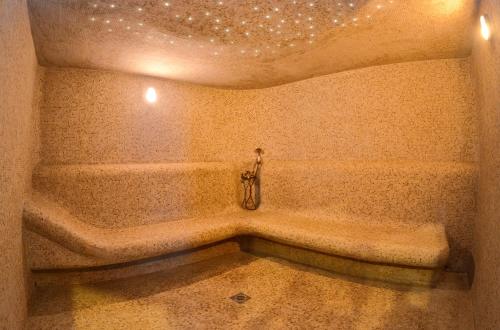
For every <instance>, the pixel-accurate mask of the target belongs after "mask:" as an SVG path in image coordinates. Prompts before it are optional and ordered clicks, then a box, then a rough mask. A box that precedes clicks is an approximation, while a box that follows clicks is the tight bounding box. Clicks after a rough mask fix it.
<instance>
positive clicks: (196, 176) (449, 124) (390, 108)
mask: <svg viewBox="0 0 500 330" xmlns="http://www.w3.org/2000/svg"><path fill="white" fill-rule="evenodd" d="M148 86H154V87H156V88H157V90H158V96H159V99H158V103H156V104H154V105H147V104H145V102H144V98H143V96H144V95H143V94H144V91H145V89H146V87H148ZM44 92H45V94H44V96H45V97H44V103H43V106H42V119H41V126H42V142H43V143H42V163H43V165H42V166H40V167H39V168H38V170H37V172H36V174H35V176H34V184H35V186H36V188H37V190H39V191H41V192H42V193H44V194H46V195H48V196H49V197H51V198H53V199H54V200H56V201H57V202H58V203H60V204H61V205H62V206H64V207H65V208H67V209H68V210H69V211H70V212H71V213H72V214H73V215H75V216H76V217H77V218H79V219H80V220H81V221H84V222H87V223H90V224H92V225H95V226H98V227H104V228H127V227H130V226H134V225H142V224H147V223H162V222H164V221H169V220H175V219H181V218H186V217H191V216H206V215H210V214H214V213H216V211H217V210H219V211H220V212H223V211H224V210H226V211H227V210H229V209H231V207H233V208H236V207H237V203H238V202H239V199H240V198H241V188H240V186H239V183H238V173H239V172H240V171H242V170H243V169H244V168H246V167H249V166H250V164H249V161H250V160H251V159H252V157H253V156H254V155H253V154H252V150H253V149H254V148H255V146H261V147H263V148H264V150H265V155H264V157H265V163H264V168H263V172H262V173H263V178H262V185H263V189H262V192H263V196H262V199H263V205H262V207H263V209H267V210H271V211H272V210H276V209H278V210H285V211H287V212H288V213H297V212H298V213H304V214H305V215H306V216H307V217H309V218H311V220H312V221H314V219H315V218H318V217H320V218H321V217H323V218H325V217H326V218H329V219H335V220H337V221H343V222H346V223H356V222H361V223H366V224H387V225H394V224H396V225H397V224H398V223H400V224H409V225H418V224H425V223H439V224H444V225H445V227H446V230H447V234H448V238H449V242H450V245H451V258H450V263H449V267H450V269H453V270H458V271H464V270H465V269H466V268H467V266H468V260H469V259H470V258H469V255H470V246H471V225H472V218H473V216H474V212H475V203H474V193H475V184H476V172H475V165H474V162H475V161H476V158H477V147H476V145H477V130H476V124H477V118H476V111H475V98H474V93H473V88H472V83H471V79H470V65H469V61H468V60H462V59H451V60H440V61H424V62H412V63H404V64H394V65H387V66H379V67H371V68H366V69H361V70H355V71H350V72H344V73H339V74H335V75H330V76H325V77H321V78H315V79H310V80H305V81H301V82H297V83H293V84H288V85H283V86H278V87H274V88H268V89H261V90H246V91H237V90H233V91H231V90H218V89H213V88H207V87H200V86H194V85H187V84H179V83H175V82H171V81H160V80H157V79H152V78H144V77H137V76H130V75H124V74H118V73H110V72H99V71H92V70H80V69H48V70H47V77H46V85H45V89H44ZM360 95H362V96H363V97H359V96H360ZM273 159H282V160H287V161H281V162H280V161H273ZM289 160H294V161H289ZM298 160H300V161H302V162H300V161H298ZM151 162H157V163H164V164H148V165H141V164H137V163H151ZM166 162H183V164H167V163H166ZM192 162H204V163H192ZM206 162H214V163H206ZM92 163H109V165H78V164H92ZM113 163H136V164H132V165H127V164H122V165H118V164H113ZM64 164H67V166H62V165H64ZM32 238H33V239H34V241H36V242H37V245H38V246H39V247H40V248H41V247H42V246H43V247H44V248H43V249H44V250H50V249H51V248H50V247H49V245H50V243H47V242H44V241H43V238H40V237H32ZM54 249H55V250H60V249H57V248H56V247H54ZM60 252H61V253H59V254H58V255H59V256H60V258H59V259H60V260H64V259H66V260H67V259H68V257H69V256H64V255H65V254H66V252H63V251H60ZM81 261H82V262H84V261H83V260H81ZM84 263H85V262H84Z"/></svg>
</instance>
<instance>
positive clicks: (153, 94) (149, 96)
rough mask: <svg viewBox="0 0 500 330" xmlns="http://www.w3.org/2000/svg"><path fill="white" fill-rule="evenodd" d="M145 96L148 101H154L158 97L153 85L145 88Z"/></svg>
mask: <svg viewBox="0 0 500 330" xmlns="http://www.w3.org/2000/svg"><path fill="white" fill-rule="evenodd" d="M145 98H146V101H147V102H148V103H155V102H156V100H157V99H158V96H157V95H156V90H155V89H154V88H153V87H149V88H148V89H147V90H146V95H145Z"/></svg>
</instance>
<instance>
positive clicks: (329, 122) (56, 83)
mask: <svg viewBox="0 0 500 330" xmlns="http://www.w3.org/2000/svg"><path fill="white" fill-rule="evenodd" d="M149 86H153V87H155V88H156V89H157V92H158V102H157V103H156V104H154V105H148V104H147V103H145V101H144V93H145V91H146V88H147V87H149ZM44 92H45V97H44V103H43V106H42V109H41V112H42V117H41V127H42V159H43V162H44V163H45V164H89V163H130V162H132V163H151V162H153V163H154V162H177V161H190V162H197V161H204V162H206V161H249V160H250V159H251V158H252V157H253V156H254V154H253V150H254V149H255V147H256V146H260V147H262V148H263V149H264V151H265V159H281V160H331V159H334V160H415V161H417V160H418V161H420V160H422V161H459V162H463V161H475V160H476V158H477V128H476V124H477V113H476V108H475V99H474V94H473V88H472V83H471V79H470V65H469V61H468V60H467V59H450V60H436V61H422V62H410V63H402V64H394V65H385V66H377V67H370V68H366V69H360V70H354V71H348V72H343V73H338V74H333V75H329V76H325V77H319V78H314V79H309V80H304V81H300V82H297V83H292V84H287V85H283V86H278V87H273V88H267V89H260V90H246V91H238V90H233V91H231V90H220V89H213V88H206V87H200V86H196V85H188V84H180V83H176V82H172V81H165V80H158V79H152V78H146V77H140V76H132V75H124V74H118V73H111V72H103V71H92V70H79V69H48V70H47V75H46V83H45V86H44Z"/></svg>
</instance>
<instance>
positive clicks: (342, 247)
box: [24, 194, 449, 268]
mask: <svg viewBox="0 0 500 330" xmlns="http://www.w3.org/2000/svg"><path fill="white" fill-rule="evenodd" d="M24 222H25V226H26V228H27V229H28V230H30V231H33V232H35V233H37V234H39V235H41V236H43V237H45V238H47V239H49V240H51V241H54V242H56V243H58V244H60V245H62V246H63V247H65V248H67V249H68V250H71V251H73V252H77V253H79V254H83V255H87V256H93V257H97V258H103V259H106V260H109V261H110V264H112V263H114V262H123V261H125V260H126V261H133V260H138V259H143V258H149V257H154V256H159V255H164V254H168V253H173V252H178V251H183V250H188V249H192V248H196V247H200V246H203V245H207V244H210V243H214V242H218V241H222V240H226V239H229V238H232V237H235V236H242V235H250V236H258V237H262V238H266V239H269V240H273V241H276V242H279V243H285V244H288V245H293V246H297V247H301V248H306V249H310V250H314V251H317V252H322V253H325V254H331V255H336V256H340V257H346V258H351V259H356V260H361V261H366V262H372V263H381V264H389V265H399V266H410V267H420V268H441V267H443V266H444V265H445V264H446V262H447V259H448V254H449V247H448V242H447V239H446V234H445V230H444V227H443V226H442V225H439V224H427V225H420V226H408V225H401V226H397V227H390V228H388V227H385V226H384V227H383V226H380V225H369V224H352V223H345V224H344V223H338V222H331V221H325V220H317V219H310V218H307V217H301V216H294V215H287V214H285V213H283V212H260V211H253V212H252V211H240V212H235V213H230V214H224V215H219V216H210V217H203V218H193V219H183V220H178V221H168V222H164V223H160V224H154V225H145V226H139V227H130V228H124V229H102V228H97V227H94V226H92V225H89V224H86V223H84V222H82V221H80V220H78V219H76V218H75V217H74V216H72V215H71V214H70V213H69V212H68V211H67V210H66V209H64V208H62V207H60V206H59V205H57V204H56V203H54V202H51V201H49V200H47V199H45V198H43V197H42V196H40V195H37V194H34V196H33V197H32V198H31V199H30V200H29V201H27V202H26V203H25V207H24Z"/></svg>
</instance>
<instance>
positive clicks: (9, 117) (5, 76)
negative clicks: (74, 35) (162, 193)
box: [0, 1, 39, 330]
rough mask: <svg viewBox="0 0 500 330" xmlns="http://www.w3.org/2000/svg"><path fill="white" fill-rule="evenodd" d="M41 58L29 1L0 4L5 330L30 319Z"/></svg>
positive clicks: (0, 308) (0, 287) (1, 325)
mask: <svg viewBox="0 0 500 330" xmlns="http://www.w3.org/2000/svg"><path fill="white" fill-rule="evenodd" d="M38 84H39V82H38V77H37V60H36V57H35V51H34V46H33V40H32V37H31V31H30V25H29V20H28V12H27V8H26V3H25V1H0V251H1V253H0V297H1V299H0V329H9V330H10V329H22V328H23V326H24V321H25V320H26V310H27V309H26V296H27V293H28V291H29V289H28V285H27V280H26V276H25V274H26V273H25V270H24V268H25V264H24V256H23V241H22V219H21V217H22V208H23V199H24V197H25V195H26V193H27V191H29V187H30V183H29V181H30V177H31V168H32V163H33V162H36V155H34V154H33V150H36V148H34V147H33V145H34V142H33V141H34V140H35V138H34V136H35V135H36V134H35V127H34V125H33V122H34V117H35V116H36V115H37V97H36V95H37V90H38V87H39V86H38Z"/></svg>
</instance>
